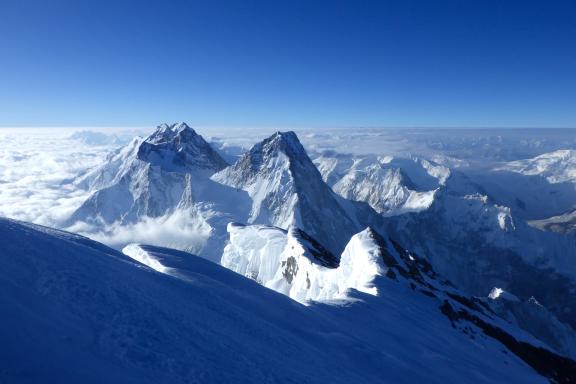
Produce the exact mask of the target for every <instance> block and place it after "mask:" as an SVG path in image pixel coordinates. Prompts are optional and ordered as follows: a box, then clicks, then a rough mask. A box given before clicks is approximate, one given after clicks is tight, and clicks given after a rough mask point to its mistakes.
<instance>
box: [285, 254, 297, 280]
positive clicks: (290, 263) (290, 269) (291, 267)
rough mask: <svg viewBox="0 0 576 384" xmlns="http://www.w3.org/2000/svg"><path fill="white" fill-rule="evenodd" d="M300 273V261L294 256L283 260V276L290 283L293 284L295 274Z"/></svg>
mask: <svg viewBox="0 0 576 384" xmlns="http://www.w3.org/2000/svg"><path fill="white" fill-rule="evenodd" d="M297 273H298V262H297V261H296V259H295V258H294V257H292V256H290V257H289V258H287V259H286V261H283V262H282V276H284V278H285V279H286V281H287V282H288V284H292V280H294V276H296V274H297Z"/></svg>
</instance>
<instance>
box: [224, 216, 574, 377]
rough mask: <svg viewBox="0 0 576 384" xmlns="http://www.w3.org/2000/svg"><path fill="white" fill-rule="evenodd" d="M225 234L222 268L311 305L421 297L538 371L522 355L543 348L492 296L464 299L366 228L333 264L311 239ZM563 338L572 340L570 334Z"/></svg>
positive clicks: (275, 233) (422, 263) (275, 232)
mask: <svg viewBox="0 0 576 384" xmlns="http://www.w3.org/2000/svg"><path fill="white" fill-rule="evenodd" d="M228 229H229V232H230V239H231V242H230V244H229V245H228V246H227V247H226V249H225V251H224V256H223V258H222V263H223V265H224V266H227V267H228V268H230V269H232V270H234V271H236V272H238V273H241V274H243V275H245V276H247V277H249V278H252V279H254V280H256V281H258V282H259V283H260V284H262V285H264V286H266V287H269V288H271V289H274V290H276V291H278V292H281V293H283V294H285V295H288V296H290V297H292V298H294V299H296V300H298V301H301V302H303V303H306V304H308V305H312V306H314V305H317V302H323V303H332V304H334V303H335V302H337V303H339V305H344V304H343V303H348V304H346V305H352V304H350V303H352V302H355V301H356V300H359V299H360V300H365V301H367V302H368V303H370V305H372V306H386V305H389V304H390V302H389V301H388V300H390V301H393V300H397V299H398V296H401V297H402V303H403V305H404V306H405V307H404V309H406V308H409V307H410V306H411V305H412V303H413V300H414V299H416V300H418V299H420V298H422V297H426V298H427V300H429V301H430V302H432V303H436V304H437V311H438V312H439V313H441V314H443V315H444V316H446V317H447V319H448V320H449V321H450V322H451V323H452V326H453V327H454V328H455V329H458V330H459V331H461V332H463V335H464V334H465V335H466V336H465V337H471V338H472V339H474V340H478V342H480V343H484V342H486V340H484V339H483V338H482V337H481V336H480V335H481V334H482V335H483V336H484V337H486V336H487V337H488V339H490V338H493V339H495V340H497V341H498V342H500V343H502V344H503V345H505V346H506V347H507V348H509V349H510V350H511V351H512V352H513V353H515V354H517V355H518V356H524V358H525V362H527V363H528V364H529V365H531V366H532V367H534V368H535V369H536V370H538V369H540V368H538V367H537V366H538V365H539V364H540V359H542V358H544V357H543V356H540V357H535V356H534V360H532V358H527V357H528V356H529V355H531V353H532V352H529V351H535V349H533V348H534V346H536V345H538V348H542V345H540V344H539V342H537V341H535V339H533V338H532V337H531V336H528V335H527V334H525V333H523V332H521V331H519V330H518V329H517V328H515V327H514V325H515V324H516V323H513V322H509V323H506V322H504V321H502V320H501V319H500V318H499V317H498V316H496V315H495V313H494V312H493V310H492V309H491V308H490V306H489V305H490V304H491V303H490V301H492V300H493V299H494V297H491V300H486V299H479V298H474V297H470V296H468V295H466V294H464V293H462V292H461V291H459V290H457V289H456V288H454V286H453V285H452V284H451V283H449V282H448V281H446V280H444V279H442V278H441V277H440V276H439V275H438V274H437V273H436V272H435V271H434V269H433V267H432V265H431V264H430V263H428V262H427V261H426V260H425V259H422V258H420V257H419V256H417V255H416V254H413V253H411V252H408V251H406V250H404V249H403V248H402V247H401V246H400V245H399V244H398V243H396V242H394V241H393V240H390V239H385V238H384V237H382V236H380V235H379V234H378V233H377V232H375V231H374V230H372V229H370V228H367V229H366V230H364V231H362V232H360V233H358V234H356V235H354V236H353V237H352V239H351V240H350V242H349V243H348V245H347V246H346V249H345V250H344V252H343V254H342V256H341V259H340V264H339V265H338V266H335V265H333V264H327V263H325V262H324V261H323V258H321V257H318V256H315V253H318V254H320V255H322V254H324V253H323V252H318V250H317V248H316V246H315V245H314V244H313V243H312V242H310V240H309V239H305V240H302V239H300V238H298V237H297V236H294V234H293V231H294V229H291V230H290V231H288V232H286V231H283V230H281V229H279V228H273V227H263V226H248V227H246V226H240V225H230V226H229V228H228ZM393 296H396V297H393ZM346 305H345V306H346ZM395 310H396V311H402V309H399V308H396V309H395ZM356 316H357V318H356V320H357V321H358V322H362V321H363V320H362V312H359V313H357V314H356ZM543 326H544V327H548V328H546V329H545V330H548V331H558V330H560V331H564V332H566V330H567V328H566V326H564V325H562V324H561V323H560V322H557V323H555V324H552V323H546V324H545V325H543ZM554 326H558V328H555V327H554ZM539 330H543V328H539ZM520 335H523V336H520ZM559 335H560V334H559V333H557V334H556V335H554V336H556V337H557V336H559ZM566 335H567V336H571V334H570V333H569V332H568V333H566ZM477 337H479V339H476V338H477ZM551 340H552V341H554V342H555V344H556V345H557V346H558V347H559V350H561V351H562V353H566V354H570V355H571V354H572V352H573V349H572V348H571V347H570V346H569V343H562V341H561V340H559V339H557V338H555V337H554V338H551ZM532 343H536V344H532ZM546 348H549V347H546ZM571 369H573V368H569V371H570V372H572V371H571ZM552 371H553V370H550V372H552ZM557 379H559V380H564V379H565V378H564V379H562V378H557ZM570 380H571V379H570Z"/></svg>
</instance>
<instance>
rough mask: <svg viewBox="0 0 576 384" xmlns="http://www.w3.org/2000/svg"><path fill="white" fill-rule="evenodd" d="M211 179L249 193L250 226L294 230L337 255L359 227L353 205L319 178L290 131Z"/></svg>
mask: <svg viewBox="0 0 576 384" xmlns="http://www.w3.org/2000/svg"><path fill="white" fill-rule="evenodd" d="M212 180H214V181H217V182H220V183H222V184H226V185H229V186H231V187H234V188H238V189H242V190H245V191H247V192H248V194H249V195H250V197H251V198H252V209H251V212H250V217H249V219H248V223H257V224H267V225H274V226H277V227H280V228H284V229H288V228H289V227H290V226H296V227H298V228H301V229H303V230H304V231H306V232H307V233H308V234H310V235H311V236H312V237H314V238H315V239H316V240H317V241H319V242H320V244H322V245H323V246H324V247H325V248H327V249H329V250H330V251H332V252H334V253H337V254H339V253H340V252H341V251H342V249H344V246H345V244H346V241H347V240H348V239H349V238H350V236H352V235H353V234H354V233H356V232H357V231H358V229H359V228H360V224H359V223H358V218H357V212H356V211H355V208H354V207H353V205H352V204H351V203H350V202H346V201H343V200H342V199H341V198H339V197H338V196H337V195H336V194H335V193H334V192H333V191H332V190H331V189H330V187H329V186H328V185H327V184H326V183H325V182H324V181H323V180H322V176H321V175H320V173H319V172H318V169H317V168H316V167H315V166H314V164H313V163H312V161H311V160H310V158H309V157H308V154H307V153H306V151H305V150H304V147H302V144H300V141H299V140H298V137H297V136H296V134H295V133H294V132H277V133H275V134H274V135H272V136H270V137H268V138H267V139H265V140H263V141H262V142H260V143H257V144H256V145H254V146H253V147H252V148H251V149H250V150H249V151H248V152H247V153H246V154H244V155H243V156H242V157H241V158H240V159H239V160H238V161H237V162H236V163H235V164H234V165H232V166H231V167H228V168H226V169H224V170H223V171H221V172H219V173H217V174H215V175H214V176H213V177H212Z"/></svg>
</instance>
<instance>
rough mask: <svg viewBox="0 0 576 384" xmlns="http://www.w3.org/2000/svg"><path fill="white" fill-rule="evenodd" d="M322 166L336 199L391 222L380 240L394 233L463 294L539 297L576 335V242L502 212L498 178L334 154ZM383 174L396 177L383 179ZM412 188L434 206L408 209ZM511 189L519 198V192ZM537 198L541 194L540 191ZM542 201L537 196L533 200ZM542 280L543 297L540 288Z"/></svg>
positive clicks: (506, 209)
mask: <svg viewBox="0 0 576 384" xmlns="http://www.w3.org/2000/svg"><path fill="white" fill-rule="evenodd" d="M383 159H386V160H385V161H383ZM315 163H316V164H317V165H318V167H319V169H320V170H321V171H322V173H323V176H324V178H325V180H328V181H329V182H330V183H331V185H332V186H333V188H334V190H335V191H336V192H338V193H340V194H342V195H343V196H346V197H349V198H351V199H354V200H360V201H365V202H367V203H369V204H370V205H371V206H372V207H373V208H375V209H376V210H378V211H379V213H381V214H382V215H383V216H386V217H387V218H386V220H385V221H384V227H379V231H380V232H381V233H389V234H390V236H391V237H392V238H394V239H395V240H396V241H398V242H399V243H401V244H402V245H403V246H404V247H406V248H408V249H411V250H414V251H415V252H417V253H418V254H420V255H422V256H424V257H425V258H427V259H428V260H429V261H430V262H431V263H432V265H434V267H435V268H436V270H437V271H438V272H439V273H441V274H442V275H443V276H446V278H448V279H450V280H451V281H453V282H454V283H455V284H457V286H459V287H461V288H463V289H464V290H465V291H467V292H469V293H471V294H474V295H478V296H483V295H485V294H486V292H489V291H490V289H491V288H492V287H494V286H502V287H504V288H505V289H512V290H513V291H515V292H519V295H520V296H521V298H522V300H524V301H526V300H528V299H529V298H530V297H532V296H534V297H536V298H537V299H538V301H540V302H541V303H542V305H543V306H544V307H546V308H547V309H548V310H549V311H551V312H552V313H553V314H554V316H557V317H558V319H560V321H562V322H564V323H565V324H566V325H565V327H568V328H566V329H569V330H570V332H572V334H576V333H575V332H574V329H576V321H575V318H574V316H573V315H572V314H573V313H576V301H575V299H574V297H573V295H572V292H575V291H576V282H575V278H574V276H576V269H575V268H576V260H575V259H574V255H576V241H575V240H574V238H570V237H566V236H561V235H557V234H553V233H543V232H541V231H538V230H536V229H535V228H532V227H530V226H529V225H527V223H526V222H525V221H524V220H522V216H520V218H519V217H517V216H516V215H514V212H515V211H514V210H513V209H511V208H509V207H507V206H505V205H501V204H498V203H497V201H496V200H497V199H498V198H500V199H501V198H502V196H503V194H492V193H490V194H489V193H488V192H487V190H488V191H490V192H494V191H496V189H495V188H493V187H492V185H487V184H485V183H484V181H485V180H484V179H486V180H490V177H491V175H493V173H485V174H484V175H485V178H484V179H482V178H479V177H477V176H474V177H469V172H468V170H466V173H464V172H462V171H461V170H449V169H448V168H446V167H445V166H441V165H437V164H434V163H432V162H426V161H421V160H417V159H414V158H405V159H390V158H377V157H370V156H362V157H360V156H350V155H342V154H335V153H327V154H323V155H321V156H319V157H316V158H315ZM391 167H392V168H391ZM374 170H376V171H374ZM384 172H386V173H384ZM382 174H384V175H386V176H388V175H394V176H395V177H390V176H388V177H377V176H378V175H382ZM521 177H525V176H521ZM412 179H413V180H415V181H417V182H418V183H419V184H417V183H416V182H413V181H412ZM496 180H498V179H496ZM545 183H546V184H547V182H546V181H545ZM413 185H418V186H419V188H420V191H426V190H428V191H429V192H423V193H429V195H428V196H429V199H427V201H426V204H419V205H418V209H413V210H410V209H406V208H407V207H406V202H408V201H410V200H408V199H406V196H407V193H406V192H407V191H414V189H415V188H414V187H413ZM501 185H502V188H504V187H505V186H507V184H505V183H501ZM520 185H521V184H520ZM342 186H345V187H346V188H342ZM427 188H428V189H427ZM508 188H509V190H510V191H513V189H514V185H513V184H510V185H508ZM521 189H522V192H520V193H525V194H528V193H529V192H530V188H528V185H526V188H521ZM532 192H533V193H535V194H537V193H538V188H535V189H533V190H532ZM408 193H410V192H408ZM412 193H414V192H412ZM516 195H518V193H516ZM408 196H410V195H408ZM539 197H540V198H541V197H542V196H541V195H540V196H537V195H534V200H537V199H538V198H539ZM501 200H502V199H501ZM527 201H528V200H527ZM571 201H576V200H574V199H571ZM383 207H385V208H383ZM535 278H536V279H538V281H539V282H540V285H541V287H542V288H541V289H536V288H535V287H534V286H533V281H534V280H533V279H535ZM551 292H554V293H551ZM525 324H526V323H524V322H520V325H521V326H523V327H524V326H525ZM526 329H528V331H530V332H532V331H534V329H529V328H526Z"/></svg>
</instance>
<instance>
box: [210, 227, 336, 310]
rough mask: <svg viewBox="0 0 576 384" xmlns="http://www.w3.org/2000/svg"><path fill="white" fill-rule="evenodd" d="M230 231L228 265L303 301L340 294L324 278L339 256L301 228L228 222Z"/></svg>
mask: <svg viewBox="0 0 576 384" xmlns="http://www.w3.org/2000/svg"><path fill="white" fill-rule="evenodd" d="M228 232H229V234H230V243H229V244H228V245H227V246H226V248H224V253H223V255H222V260H221V264H222V265H223V266H225V267H226V268H229V269H231V270H233V271H234V272H237V273H240V274H242V275H244V276H246V277H248V278H250V279H253V280H256V281H257V282H258V283H260V284H262V285H264V286H266V287H268V288H272V289H274V290H275V291H277V292H280V293H283V294H285V295H287V296H290V297H291V298H293V299H295V300H298V301H301V302H305V301H307V300H313V299H318V298H319V297H323V298H329V297H331V296H334V295H335V294H337V293H338V292H337V291H334V288H337V287H332V283H331V282H329V281H326V280H325V279H324V278H323V277H324V276H327V275H326V273H325V271H330V270H332V269H334V268H336V267H337V266H338V258H337V257H335V256H334V255H333V254H332V253H330V252H329V251H327V250H326V249H324V248H323V247H322V246H321V245H320V244H319V243H318V242H316V241H315V240H314V239H313V238H311V237H310V236H308V235H307V234H306V233H305V232H303V231H302V230H300V229H298V228H295V227H291V228H290V229H289V230H288V231H285V230H283V229H281V228H277V227H269V226H263V225H250V226H245V225H241V224H229V225H228ZM329 284H330V288H329V289H328V291H329V292H327V291H326V289H325V286H326V285H329Z"/></svg>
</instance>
